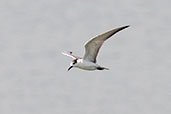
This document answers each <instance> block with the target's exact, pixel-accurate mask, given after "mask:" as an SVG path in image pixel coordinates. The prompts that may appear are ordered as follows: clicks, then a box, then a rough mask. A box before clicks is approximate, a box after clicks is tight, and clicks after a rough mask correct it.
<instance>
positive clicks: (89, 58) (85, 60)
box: [62, 25, 129, 71]
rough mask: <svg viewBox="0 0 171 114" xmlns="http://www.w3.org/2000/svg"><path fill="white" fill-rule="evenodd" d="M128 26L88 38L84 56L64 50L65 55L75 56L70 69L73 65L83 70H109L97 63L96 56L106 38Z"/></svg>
mask: <svg viewBox="0 0 171 114" xmlns="http://www.w3.org/2000/svg"><path fill="white" fill-rule="evenodd" d="M127 27H129V25H127V26H123V27H118V28H115V29H113V30H110V31H108V32H105V33H103V34H101V35H98V36H96V37H94V38H92V39H90V40H88V41H87V42H86V43H85V45H84V47H85V54H84V56H83V57H79V56H75V55H73V53H72V52H69V51H68V52H62V54H63V55H66V56H69V57H71V58H73V61H72V62H71V63H70V67H69V68H68V71H69V70H70V69H71V68H73V67H75V68H80V69H83V70H90V71H91V70H109V69H108V68H106V67H102V66H100V65H98V64H96V57H97V55H98V52H99V49H100V48H101V46H102V44H103V43H104V41H105V40H107V39H109V38H110V37H111V36H113V35H114V34H115V33H117V32H119V31H121V30H123V29H125V28H127Z"/></svg>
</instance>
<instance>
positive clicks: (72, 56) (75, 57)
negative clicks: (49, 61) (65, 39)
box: [62, 51, 81, 59]
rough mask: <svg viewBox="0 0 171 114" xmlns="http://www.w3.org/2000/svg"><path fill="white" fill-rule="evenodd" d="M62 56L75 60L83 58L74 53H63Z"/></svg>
mask: <svg viewBox="0 0 171 114" xmlns="http://www.w3.org/2000/svg"><path fill="white" fill-rule="evenodd" d="M62 54H63V55H66V56H69V57H71V58H73V59H79V58H81V57H78V56H75V55H73V54H72V52H70V51H66V52H62Z"/></svg>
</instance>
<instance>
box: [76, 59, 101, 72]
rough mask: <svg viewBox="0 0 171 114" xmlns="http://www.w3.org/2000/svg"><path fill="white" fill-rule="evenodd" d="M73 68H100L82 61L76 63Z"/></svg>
mask: <svg viewBox="0 0 171 114" xmlns="http://www.w3.org/2000/svg"><path fill="white" fill-rule="evenodd" d="M75 67H78V68H80V69H84V70H96V68H97V67H100V66H99V65H97V64H95V63H92V62H88V61H84V60H83V61H80V62H79V63H77V65H76V66H75Z"/></svg>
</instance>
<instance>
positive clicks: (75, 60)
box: [68, 59, 78, 71]
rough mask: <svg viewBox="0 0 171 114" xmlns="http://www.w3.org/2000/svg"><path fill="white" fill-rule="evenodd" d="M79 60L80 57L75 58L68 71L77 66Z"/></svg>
mask: <svg viewBox="0 0 171 114" xmlns="http://www.w3.org/2000/svg"><path fill="white" fill-rule="evenodd" d="M77 60H78V59H74V60H73V61H72V62H71V63H70V67H69V68H68V71H69V70H70V69H71V68H73V67H75V64H76V63H77Z"/></svg>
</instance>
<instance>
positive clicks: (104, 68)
mask: <svg viewBox="0 0 171 114" xmlns="http://www.w3.org/2000/svg"><path fill="white" fill-rule="evenodd" d="M97 70H109V68H106V67H97Z"/></svg>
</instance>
